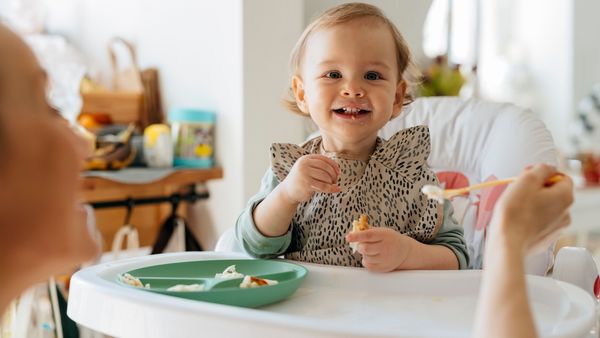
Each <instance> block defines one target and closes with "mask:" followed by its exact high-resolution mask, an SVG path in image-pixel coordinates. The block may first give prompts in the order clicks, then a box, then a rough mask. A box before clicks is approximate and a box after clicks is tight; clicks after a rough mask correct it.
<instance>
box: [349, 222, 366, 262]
mask: <svg viewBox="0 0 600 338" xmlns="http://www.w3.org/2000/svg"><path fill="white" fill-rule="evenodd" d="M369 228H370V226H369V216H367V215H365V214H361V215H360V217H359V218H358V219H355V220H354V221H352V231H351V232H356V231H364V230H367V229H369ZM357 247H358V243H356V242H353V243H350V248H351V249H352V253H355V252H356V248H357Z"/></svg>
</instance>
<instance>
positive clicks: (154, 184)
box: [81, 168, 223, 251]
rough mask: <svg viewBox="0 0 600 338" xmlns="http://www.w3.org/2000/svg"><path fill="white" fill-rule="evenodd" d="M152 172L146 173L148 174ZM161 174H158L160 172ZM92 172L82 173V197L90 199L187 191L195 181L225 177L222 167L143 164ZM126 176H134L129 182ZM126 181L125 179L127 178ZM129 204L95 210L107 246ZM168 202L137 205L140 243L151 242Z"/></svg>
mask: <svg viewBox="0 0 600 338" xmlns="http://www.w3.org/2000/svg"><path fill="white" fill-rule="evenodd" d="M148 173H149V174H150V175H145V174H148ZM157 173H158V175H155V174H157ZM89 174H90V172H87V173H84V174H83V175H84V177H82V191H81V198H82V200H84V201H85V202H87V203H92V202H103V201H115V200H125V199H127V198H149V197H157V196H169V195H171V194H174V193H181V192H182V191H186V190H187V189H188V187H189V186H190V185H192V184H195V183H202V182H207V181H209V180H213V179H220V178H223V169H222V168H209V169H189V168H186V169H175V170H171V171H168V170H166V171H163V172H162V173H161V172H160V170H152V169H144V168H132V169H124V170H122V171H115V172H100V173H93V174H97V175H102V177H90V176H86V175H89ZM153 175H154V176H155V177H158V178H157V179H150V180H148V179H145V178H146V177H144V179H137V180H136V178H139V176H147V177H149V178H152V176H153ZM124 177H125V178H129V179H131V178H134V180H133V181H134V182H139V183H132V182H131V180H129V182H127V181H128V180H127V179H124ZM124 181H126V182H124ZM185 205H186V203H181V205H180V206H179V211H178V213H179V214H180V215H181V216H184V217H185V216H186V212H185V209H186V208H185ZM126 211H127V210H126V208H108V209H98V210H95V214H96V225H97V227H98V229H99V230H100V232H101V233H102V236H103V240H104V250H105V251H106V250H110V247H109V245H110V243H112V239H113V236H114V234H115V233H116V232H117V230H118V229H119V227H120V226H122V225H123V222H124V220H125V214H126ZM171 212H172V210H171V206H170V205H169V203H162V204H156V205H140V206H135V207H134V210H133V213H132V217H131V223H132V224H134V225H135V226H136V228H138V231H139V238H140V244H141V245H143V246H144V245H152V243H153V242H154V240H155V238H156V235H157V233H158V230H159V228H160V225H161V224H162V222H163V221H164V220H165V219H166V218H167V217H168V216H169V215H170V214H171Z"/></svg>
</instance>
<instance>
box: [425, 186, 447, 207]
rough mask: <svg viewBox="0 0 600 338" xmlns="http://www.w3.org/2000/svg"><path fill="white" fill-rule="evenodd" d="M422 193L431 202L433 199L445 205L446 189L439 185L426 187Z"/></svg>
mask: <svg viewBox="0 0 600 338" xmlns="http://www.w3.org/2000/svg"><path fill="white" fill-rule="evenodd" d="M421 192H422V193H424V194H425V196H427V198H429V199H430V200H431V199H433V200H436V201H438V203H439V204H444V189H442V188H440V187H438V186H437V185H430V184H427V185H424V186H423V188H421Z"/></svg>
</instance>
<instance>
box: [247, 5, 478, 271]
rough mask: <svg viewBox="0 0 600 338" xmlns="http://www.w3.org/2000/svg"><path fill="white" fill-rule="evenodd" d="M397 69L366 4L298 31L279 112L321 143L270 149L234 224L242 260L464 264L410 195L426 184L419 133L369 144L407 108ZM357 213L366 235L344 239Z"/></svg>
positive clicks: (429, 179) (391, 43)
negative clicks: (311, 129) (246, 256)
mask: <svg viewBox="0 0 600 338" xmlns="http://www.w3.org/2000/svg"><path fill="white" fill-rule="evenodd" d="M409 65H411V56H410V52H409V50H408V47H407V45H406V42H405V41H404V39H403V38H402V36H401V35H400V33H399V32H398V30H397V29H396V27H395V26H394V25H393V24H392V23H391V22H390V21H389V20H388V19H387V18H386V17H385V15H384V14H383V13H382V12H381V11H380V10H379V9H378V8H377V7H374V6H371V5H367V4H361V3H350V4H343V5H340V6H337V7H334V8H332V9H330V10H328V11H326V12H325V13H323V14H322V15H321V16H320V17H318V18H317V19H316V20H315V21H314V22H313V23H311V24H310V25H309V26H308V27H307V28H306V30H305V31H304V33H303V34H302V36H301V37H300V39H299V41H298V42H297V44H296V46H295V48H294V50H293V51H292V57H291V68H292V69H291V70H292V78H291V94H292V97H290V99H289V102H288V105H289V108H291V109H292V111H294V112H297V113H300V114H303V115H305V116H310V118H311V119H312V120H313V121H314V122H315V124H316V125H317V127H318V128H319V132H320V135H321V136H319V137H315V138H313V139H311V140H309V141H307V142H306V143H304V144H302V145H300V146H297V145H292V144H273V145H272V147H271V167H270V169H269V170H268V171H267V173H266V175H265V176H264V177H263V180H262V186H261V191H260V192H259V193H258V194H257V195H255V196H254V197H253V198H252V199H251V200H250V201H249V203H248V206H247V208H246V209H245V210H244V211H243V212H242V214H241V215H240V217H239V218H238V221H237V223H236V233H237V237H238V240H239V241H240V243H241V245H242V246H243V247H244V249H245V250H246V251H247V252H248V253H250V254H252V255H254V256H257V257H276V256H278V255H281V254H283V255H284V256H285V257H286V258H288V259H293V260H299V261H304V262H312V263H322V264H333V265H343V266H356V267H359V266H364V267H366V268H367V269H369V270H372V271H392V270H399V269H456V268H459V267H460V268H463V267H466V266H467V263H468V257H467V251H466V244H465V240H464V238H463V236H462V229H461V227H460V226H458V225H457V224H456V222H455V221H454V220H453V219H452V209H451V206H450V204H449V203H446V204H445V206H443V207H442V206H440V205H438V203H437V202H435V201H429V200H427V198H426V197H425V196H424V195H423V194H422V193H421V192H420V190H421V188H422V187H423V186H424V185H426V184H435V183H437V180H436V176H435V174H434V173H433V172H432V171H431V170H430V169H429V168H428V167H427V165H426V160H427V157H428V155H429V147H430V143H429V131H428V129H427V127H425V126H418V127H414V128H410V129H406V130H402V131H400V132H398V133H397V134H395V135H394V136H392V137H391V138H390V139H389V140H382V139H380V138H378V137H377V133H378V131H379V130H380V129H381V128H382V127H383V126H384V125H385V124H386V123H387V122H388V121H389V120H391V119H393V118H395V117H397V116H398V115H400V113H401V111H402V107H403V105H404V104H405V103H408V102H409V101H410V95H409V94H408V93H407V87H408V86H407V81H406V76H405V73H406V72H407V69H408V68H409ZM405 99H408V100H405ZM361 214H365V215H367V216H368V217H369V223H370V225H371V228H370V229H367V230H364V231H360V232H352V233H349V232H350V230H351V228H352V220H353V219H355V218H357V217H358V216H359V215H361ZM348 242H353V243H357V251H358V253H360V254H353V252H352V249H351V248H350V246H349V245H348V244H349V243H348Z"/></svg>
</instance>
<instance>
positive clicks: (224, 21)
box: [48, 0, 246, 248]
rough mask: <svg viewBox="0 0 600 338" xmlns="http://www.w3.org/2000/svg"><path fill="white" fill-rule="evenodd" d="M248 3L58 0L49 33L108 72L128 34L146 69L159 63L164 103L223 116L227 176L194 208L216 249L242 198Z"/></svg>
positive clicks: (219, 128)
mask: <svg viewBox="0 0 600 338" xmlns="http://www.w3.org/2000/svg"><path fill="white" fill-rule="evenodd" d="M242 18H243V12H242V1H241V0H229V1H187V0H171V1H162V0H85V1H80V0H53V1H51V7H50V9H49V12H48V23H49V30H50V32H53V33H59V34H62V35H65V36H66V37H68V39H69V40H70V41H71V42H72V43H73V44H74V45H75V46H76V47H78V48H79V49H80V50H81V51H82V52H83V53H84V54H85V56H86V57H87V58H88V59H89V60H90V62H91V64H93V65H98V66H99V70H101V71H104V72H106V71H107V70H108V57H107V52H106V42H107V41H108V39H109V38H111V37H113V36H117V35H118V36H122V37H125V38H127V39H129V40H130V41H132V42H133V43H134V44H135V46H136V47H137V51H138V59H139V63H140V66H141V67H142V68H144V67H157V68H158V69H159V76H160V85H161V91H162V94H163V99H164V105H165V108H166V110H167V111H168V109H169V108H171V107H181V106H188V107H199V108H206V109H212V110H214V111H216V113H217V125H216V157H217V162H218V164H219V165H220V166H222V167H223V168H224V171H225V174H224V176H225V177H224V179H222V180H215V181H212V182H210V183H209V184H208V187H209V190H210V193H211V198H210V199H209V200H208V201H205V202H201V203H198V204H197V205H196V206H195V209H196V210H197V211H196V213H197V214H196V215H195V217H194V219H195V220H197V222H199V223H200V233H201V235H200V237H201V239H202V242H203V244H204V245H205V247H207V248H211V247H212V245H213V244H214V242H215V240H216V236H217V235H218V234H220V233H221V232H222V231H224V229H226V228H228V227H230V226H232V225H233V223H234V222H235V219H236V217H237V214H238V213H239V211H240V210H241V209H242V207H243V205H244V203H245V197H244V191H243V187H244V173H245V171H244V157H243V154H244V145H245V141H244V124H243V121H244V112H245V111H246V110H245V109H244V101H243V91H244V86H243V79H244V74H243V69H242V64H243V59H242V55H243V46H244V45H243V41H242V39H243V34H242V31H243V30H242V22H243V20H242Z"/></svg>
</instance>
